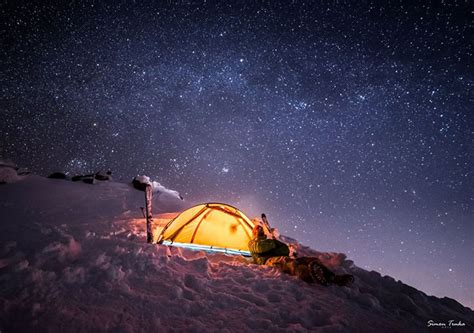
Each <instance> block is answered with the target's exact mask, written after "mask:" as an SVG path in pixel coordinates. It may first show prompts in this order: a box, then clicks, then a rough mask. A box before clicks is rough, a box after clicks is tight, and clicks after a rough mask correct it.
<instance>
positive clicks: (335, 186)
mask: <svg viewBox="0 0 474 333" xmlns="http://www.w3.org/2000/svg"><path fill="white" fill-rule="evenodd" d="M1 16H2V19H1V23H0V24H1V26H2V29H1V40H2V48H1V50H0V54H1V66H2V67H1V68H2V70H1V72H2V74H1V104H0V105H1V109H0V110H1V121H0V155H2V156H3V157H4V158H10V159H12V160H14V161H15V162H16V163H17V164H18V165H19V166H22V167H27V168H29V169H30V170H31V171H33V172H35V173H37V174H41V175H47V174H49V173H52V172H54V171H65V172H68V173H69V174H71V175H75V174H81V173H86V172H91V171H98V170H109V169H110V170H112V171H113V176H115V179H116V180H119V181H129V180H130V179H131V178H132V177H133V176H135V175H137V174H146V175H149V176H151V177H152V179H155V180H157V181H159V182H161V183H162V184H164V185H165V186H167V187H170V188H172V189H176V190H178V191H180V192H181V194H182V195H183V196H184V197H185V199H186V201H187V203H188V204H189V205H192V204H194V203H197V202H204V201H218V202H220V201H222V202H227V203H229V204H233V205H235V206H237V207H239V208H241V209H242V210H243V211H244V212H245V213H247V214H248V215H249V216H250V217H253V216H254V215H257V214H260V213H261V212H266V213H267V215H268V217H269V219H270V222H271V223H272V224H273V225H274V226H276V227H277V228H278V229H279V230H280V232H281V233H282V234H286V235H288V236H291V237H294V238H296V239H298V240H299V241H300V242H302V243H303V244H305V245H308V246H311V247H312V248H315V249H317V250H321V251H338V252H344V253H347V254H348V257H349V259H352V260H354V261H355V263H356V264H357V265H358V266H360V267H363V268H366V269H369V270H376V271H379V272H380V273H381V274H383V275H384V274H388V275H391V276H393V277H395V278H396V279H401V280H402V281H404V282H405V283H408V284H410V285H413V286H415V287H416V288H418V289H421V290H423V291H425V292H427V293H428V294H435V295H437V296H445V295H446V296H449V297H452V298H455V299H457V300H459V301H461V302H462V303H464V304H465V305H469V306H470V307H474V300H473V296H472V295H474V278H473V275H474V268H473V265H472V262H471V260H472V259H471V258H470V257H472V255H473V254H474V251H473V250H474V237H473V236H474V228H473V221H474V219H473V215H474V214H473V200H474V195H473V192H474V190H473V189H474V181H473V176H472V162H473V156H474V145H473V137H474V136H473V132H474V131H473V125H472V124H473V123H474V122H473V116H472V105H473V104H472V102H473V101H472V90H471V89H472V84H473V71H472V58H473V57H472V56H473V55H472V26H471V24H472V21H471V19H472V7H471V6H470V5H469V1H442V2H435V1H425V2H419V4H418V5H416V4H413V2H411V1H410V2H407V3H402V2H398V1H391V2H387V1H384V2H380V3H372V2H370V1H314V2H303V1H282V2H280V3H278V2H276V1H275V2H274V1H268V2H266V3H259V4H254V3H253V2H250V1H246V2H238V3H237V2H236V3H233V2H231V1H226V2H222V3H221V4H215V3H200V2H197V1H196V2H194V1H193V2H186V1H163V2H162V3H161V4H160V3H158V1H156V3H154V2H149V3H144V2H141V1H136V2H132V1H130V2H127V1H121V2H119V1H117V2H115V1H114V2H110V4H109V5H107V4H104V3H103V1H94V2H82V1H58V2H57V3H56V4H48V3H47V2H46V1H39V2H36V3H35V4H29V3H27V2H23V1H4V2H2V5H1ZM453 319H455V318H453Z"/></svg>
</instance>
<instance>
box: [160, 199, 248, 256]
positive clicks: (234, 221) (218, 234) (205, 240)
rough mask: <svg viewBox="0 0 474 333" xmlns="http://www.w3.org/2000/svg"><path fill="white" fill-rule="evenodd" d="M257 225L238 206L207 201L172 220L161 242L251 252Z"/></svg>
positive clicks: (161, 236) (166, 227)
mask: <svg viewBox="0 0 474 333" xmlns="http://www.w3.org/2000/svg"><path fill="white" fill-rule="evenodd" d="M253 226H254V223H253V222H252V221H251V220H250V219H249V218H248V217H247V216H245V214H244V213H242V212H241V211H240V210H238V209H237V208H235V207H232V206H230V205H227V204H222V203H204V204H200V205H197V206H194V207H191V208H189V209H187V210H185V211H184V212H182V213H181V214H179V215H178V216H177V217H176V218H174V219H173V220H171V221H170V222H169V223H168V224H167V225H166V226H165V227H164V228H163V229H162V231H161V233H160V235H159V236H158V243H159V244H166V245H173V244H176V245H178V246H186V244H189V245H190V246H189V247H192V248H196V246H202V248H203V249H209V250H217V251H219V250H223V249H224V250H226V249H228V250H230V251H231V252H235V251H237V252H241V253H243V254H248V253H249V248H248V242H249V240H250V239H251V237H252V229H253ZM191 244H192V246H191ZM224 252H226V251H224Z"/></svg>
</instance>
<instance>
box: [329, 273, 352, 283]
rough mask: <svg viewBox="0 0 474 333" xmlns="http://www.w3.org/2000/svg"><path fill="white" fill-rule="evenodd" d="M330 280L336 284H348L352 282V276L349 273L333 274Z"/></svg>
mask: <svg viewBox="0 0 474 333" xmlns="http://www.w3.org/2000/svg"><path fill="white" fill-rule="evenodd" d="M332 282H333V283H335V284H337V285H338V286H349V285H351V284H352V283H353V282H354V276H353V275H350V274H343V275H335V276H334V278H333V280H332Z"/></svg>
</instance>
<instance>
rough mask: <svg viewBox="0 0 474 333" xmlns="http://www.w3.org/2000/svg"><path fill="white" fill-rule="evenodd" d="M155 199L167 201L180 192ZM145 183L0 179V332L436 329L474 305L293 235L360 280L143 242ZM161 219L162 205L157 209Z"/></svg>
mask: <svg viewBox="0 0 474 333" xmlns="http://www.w3.org/2000/svg"><path fill="white" fill-rule="evenodd" d="M160 200H161V199H160V197H159V198H158V202H157V203H156V205H155V207H156V208H158V209H160V210H161V211H177V210H180V209H182V208H183V207H182V206H181V205H182V201H181V200H179V199H178V198H175V200H174V201H168V202H166V204H164V202H163V201H160ZM142 201H143V192H139V191H136V190H133V189H132V188H131V187H130V186H129V185H126V184H120V183H114V182H103V183H99V184H98V185H97V186H90V185H87V184H83V183H73V182H65V181H61V180H56V179H46V178H42V177H37V176H27V177H25V178H24V179H23V180H20V181H17V182H16V183H13V184H5V185H2V186H0V221H1V223H0V331H1V332H16V331H28V332H31V331H35V332H36V331H38V332H41V331H55V332H56V331H57V332H62V331H64V332H76V331H87V332H89V331H91V332H101V331H117V332H137V331H145V332H169V331H177V332H259V331H260V332H263V331H270V332H308V331H314V332H422V331H427V332H431V331H433V329H436V327H428V326H429V321H430V320H431V321H432V322H434V323H446V325H448V323H449V321H450V320H453V322H451V323H459V322H461V323H463V324H464V325H465V326H462V327H452V328H453V330H452V331H453V332H463V331H465V332H472V330H473V328H474V312H473V311H472V310H470V309H469V308H466V307H464V306H462V305H461V304H459V303H458V302H456V301H455V300H452V299H448V298H443V299H440V298H437V297H434V296H428V295H426V294H425V293H423V292H421V291H419V290H416V289H414V288H412V287H410V286H407V285H405V284H403V283H402V282H400V281H396V280H395V279H393V278H391V277H388V276H381V275H380V274H379V273H377V272H374V271H372V272H368V271H366V270H363V269H361V268H358V267H357V266H355V265H354V263H353V262H352V261H351V260H348V259H347V258H346V256H345V255H344V254H340V253H325V252H318V251H315V250H313V249H310V248H307V247H304V246H302V245H301V244H299V243H298V242H297V241H296V240H292V239H289V238H285V237H284V236H282V239H285V240H286V241H287V242H289V243H292V244H293V245H294V246H295V247H296V251H297V252H298V254H299V255H300V256H303V255H314V256H318V257H319V258H320V259H321V260H322V261H323V262H324V263H325V264H326V265H328V266H329V267H331V269H333V270H335V271H337V272H341V273H342V272H350V273H352V274H354V275H355V277H356V281H355V283H354V284H353V285H352V286H351V287H336V286H330V287H322V286H319V285H309V284H306V283H304V282H302V281H299V280H298V279H296V278H295V277H292V276H288V275H284V274H281V273H280V272H279V271H278V270H277V269H275V268H270V267H265V266H257V265H254V264H252V263H251V262H250V261H249V260H248V259H246V258H243V257H238V256H227V255H224V254H211V253H205V252H196V251H191V250H187V249H183V248H168V247H165V246H161V245H151V244H147V243H146V242H145V236H146V235H145V225H144V221H143V219H140V214H141V213H140V211H139V209H138V207H139V206H140V205H142ZM156 217H157V220H158V219H159V215H156Z"/></svg>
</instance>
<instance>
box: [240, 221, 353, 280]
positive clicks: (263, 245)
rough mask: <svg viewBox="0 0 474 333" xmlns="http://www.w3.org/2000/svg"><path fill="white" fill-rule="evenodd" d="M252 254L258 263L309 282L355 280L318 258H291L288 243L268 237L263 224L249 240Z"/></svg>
mask: <svg viewBox="0 0 474 333" xmlns="http://www.w3.org/2000/svg"><path fill="white" fill-rule="evenodd" d="M248 245H249V249H250V254H251V255H252V258H253V260H254V263H256V264H258V265H268V266H276V267H278V268H280V269H281V271H282V272H283V273H287V274H290V275H295V276H298V277H299V278H300V279H301V280H303V281H305V282H308V283H314V282H316V283H319V284H321V285H323V286H327V285H328V284H330V283H334V284H337V285H339V286H346V285H349V284H351V283H352V282H353V281H354V277H353V276H352V275H349V274H344V275H336V274H334V273H333V272H332V271H330V270H329V269H328V268H327V267H326V266H324V265H323V264H322V263H321V262H320V261H319V259H318V258H315V257H301V258H290V257H289V254H290V249H289V248H288V245H286V244H285V243H283V242H280V241H279V240H276V239H268V238H267V236H266V235H265V232H264V231H263V228H262V226H260V225H258V224H256V225H255V227H254V228H253V231H252V239H251V240H250V241H249V244H248Z"/></svg>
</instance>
